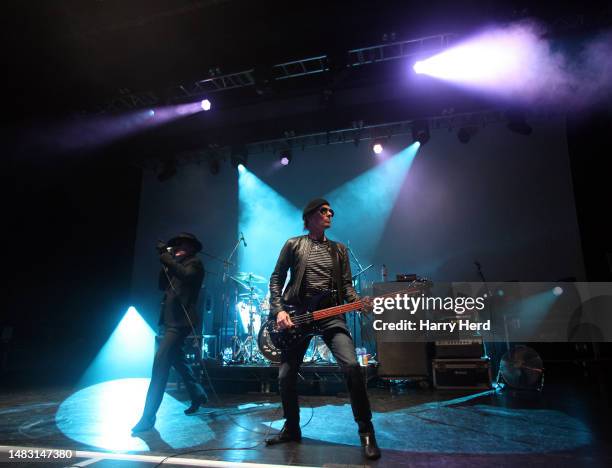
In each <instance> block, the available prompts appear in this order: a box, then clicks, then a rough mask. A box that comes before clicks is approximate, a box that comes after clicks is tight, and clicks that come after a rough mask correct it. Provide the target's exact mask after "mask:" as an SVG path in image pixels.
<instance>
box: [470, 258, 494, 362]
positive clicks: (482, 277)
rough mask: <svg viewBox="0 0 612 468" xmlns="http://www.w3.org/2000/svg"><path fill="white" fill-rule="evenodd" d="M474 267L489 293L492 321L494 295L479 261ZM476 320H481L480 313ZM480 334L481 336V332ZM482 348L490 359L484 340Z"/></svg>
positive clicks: (492, 330)
mask: <svg viewBox="0 0 612 468" xmlns="http://www.w3.org/2000/svg"><path fill="white" fill-rule="evenodd" d="M474 265H476V269H477V270H478V276H479V277H480V279H481V280H482V282H483V284H484V287H485V289H486V291H487V299H488V300H487V302H488V303H489V318H490V319H491V318H492V315H493V307H494V306H493V295H492V294H491V291H490V289H489V284H488V283H487V280H486V279H485V276H484V273H483V272H482V265H480V262H479V261H478V260H476V261H474ZM476 320H479V316H478V312H476ZM493 333H494V327H491V334H493ZM478 334H480V332H479V333H478ZM491 338H493V335H491ZM482 348H483V351H484V354H485V357H488V356H489V352H488V350H487V344H486V342H485V340H484V339H483V340H482ZM493 357H495V356H493Z"/></svg>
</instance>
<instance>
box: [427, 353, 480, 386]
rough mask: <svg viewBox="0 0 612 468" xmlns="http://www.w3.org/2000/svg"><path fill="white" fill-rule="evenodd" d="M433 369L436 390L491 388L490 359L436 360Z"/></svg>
mask: <svg viewBox="0 0 612 468" xmlns="http://www.w3.org/2000/svg"><path fill="white" fill-rule="evenodd" d="M432 368H433V384H434V387H435V388H438V389H448V390H460V389H488V388H491V363H490V362H489V360H488V359H434V360H433V366H432Z"/></svg>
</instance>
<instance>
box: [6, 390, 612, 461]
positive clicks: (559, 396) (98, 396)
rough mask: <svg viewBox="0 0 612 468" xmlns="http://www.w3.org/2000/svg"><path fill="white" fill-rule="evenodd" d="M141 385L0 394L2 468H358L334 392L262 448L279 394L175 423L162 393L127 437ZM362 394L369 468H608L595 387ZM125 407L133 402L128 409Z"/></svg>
mask: <svg viewBox="0 0 612 468" xmlns="http://www.w3.org/2000/svg"><path fill="white" fill-rule="evenodd" d="M146 384H147V380H146V379H122V380H117V381H112V382H106V383H103V384H98V385H95V386H92V387H89V388H86V389H82V390H80V391H75V390H74V389H67V388H47V389H42V388H39V389H36V390H12V391H4V392H3V393H2V395H1V396H0V407H1V408H2V409H1V410H0V414H1V415H2V424H1V426H0V445H2V448H0V451H1V452H2V457H3V460H5V461H6V460H7V457H8V456H9V453H10V452H9V450H11V449H13V450H14V449H15V448H16V447H31V448H38V449H43V448H44V449H69V450H72V451H73V458H71V459H65V460H59V461H58V460H57V459H56V460H55V461H49V462H47V463H50V465H48V466H96V467H97V466H100V467H104V466H107V467H108V466H114V467H117V466H121V467H123V466H125V467H131V466H133V467H136V466H155V465H157V464H158V463H160V462H161V461H162V460H164V457H171V458H169V459H167V460H165V461H164V465H169V466H172V465H175V466H179V465H182V466H185V465H192V466H232V465H231V463H234V462H235V463H241V464H242V463H244V464H247V463H251V464H258V465H257V466H286V465H290V466H328V467H349V466H364V460H363V458H362V455H361V450H360V447H359V440H358V438H357V434H356V426H354V425H353V423H352V421H351V419H352V418H351V410H350V406H349V405H348V401H347V398H346V395H344V394H340V395H334V396H329V395H326V396H304V397H301V405H302V413H301V425H302V433H303V437H304V439H303V441H302V443H301V444H298V443H290V444H286V445H284V446H283V445H280V446H274V447H266V446H265V445H264V443H263V440H264V438H265V437H266V435H267V434H269V433H274V432H276V430H277V429H278V428H279V427H280V424H281V421H280V419H281V410H280V402H279V398H278V397H277V396H276V395H275V394H265V393H246V392H245V393H243V394H240V395H236V394H222V395H220V400H217V399H216V397H215V396H214V394H213V395H211V401H210V402H209V404H208V405H207V406H206V407H205V408H202V409H201V410H200V412H199V413H198V414H197V415H195V416H185V415H184V414H183V411H182V410H183V409H185V408H186V406H187V405H188V402H186V401H184V398H185V394H184V392H183V391H180V390H176V389H174V390H170V391H169V392H168V393H167V394H166V395H165V397H164V402H163V404H162V407H161V409H160V412H159V413H158V422H157V424H156V429H155V430H153V431H151V432H150V433H147V434H146V435H143V436H142V437H132V436H131V435H130V434H129V429H130V427H131V424H132V423H134V422H135V420H136V419H137V417H138V412H139V411H140V407H139V406H138V405H139V404H142V403H141V402H142V395H140V393H142V392H143V391H146ZM370 395H371V401H372V407H373V411H374V424H375V426H376V429H377V437H378V442H379V445H380V446H381V449H382V450H383V456H382V458H381V459H380V460H378V461H377V462H371V463H369V464H368V465H369V466H381V467H383V466H453V467H455V466H483V467H484V466H501V467H503V466H517V465H521V466H585V465H587V464H588V465H589V466H610V465H611V464H612V451H611V450H610V436H609V435H608V434H609V432H608V431H605V428H606V427H607V426H608V425H609V424H608V422H609V416H610V413H609V410H604V408H609V404H608V402H606V401H605V400H604V397H603V394H602V393H600V392H599V391H598V390H597V389H595V388H594V387H579V386H576V385H572V384H561V383H558V384H550V385H549V386H548V387H547V391H546V393H545V394H538V395H531V394H525V395H522V396H520V395H509V394H507V393H502V394H496V393H495V392H494V391H492V390H491V391H484V392H475V391H471V392H470V391H463V392H457V391H453V392H449V391H436V390H425V389H421V388H419V387H418V386H411V385H408V386H406V387H403V386H400V387H393V388H370ZM132 399H133V401H134V402H140V403H135V404H134V406H136V407H135V408H134V407H130V405H131V402H132ZM132 414H133V415H134V416H130V415H132ZM131 418H136V419H134V420H133V421H131V420H130V419H131ZM270 425H271V426H270ZM606 432H608V434H606ZM173 458H176V459H177V460H176V461H173ZM12 461H13V462H14V463H15V465H12V466H20V465H23V466H26V465H29V464H30V463H32V461H30V462H28V463H26V462H24V460H22V461H19V460H15V459H14V460H12ZM246 466H248V465H246Z"/></svg>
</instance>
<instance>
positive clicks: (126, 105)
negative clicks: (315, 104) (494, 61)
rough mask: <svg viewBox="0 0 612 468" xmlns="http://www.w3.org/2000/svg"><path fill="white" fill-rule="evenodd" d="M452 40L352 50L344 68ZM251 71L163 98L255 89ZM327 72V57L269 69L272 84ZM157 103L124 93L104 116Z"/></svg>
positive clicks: (174, 90)
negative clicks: (272, 80)
mask: <svg viewBox="0 0 612 468" xmlns="http://www.w3.org/2000/svg"><path fill="white" fill-rule="evenodd" d="M454 39H455V35H453V34H438V35H435V36H426V37H421V38H417V39H410V40H406V41H398V42H390V43H384V44H380V45H374V46H370V47H362V48H359V49H352V50H349V51H347V62H346V67H350V68H354V67H361V66H364V65H368V64H373V63H379V62H385V61H389V60H400V59H405V58H409V57H414V56H420V55H422V54H435V53H437V52H440V51H442V50H444V49H445V48H447V47H448V46H449V44H450V42H451V41H452V40H454ZM254 71H255V69H254V68H250V69H248V70H244V71H240V72H236V73H229V74H223V75H215V76H211V77H209V78H205V79H201V80H197V81H194V82H190V83H183V84H178V85H176V86H173V87H171V88H170V89H168V90H167V92H166V93H165V95H166V97H167V100H168V101H169V102H170V103H176V102H181V101H185V100H187V99H193V100H197V99H198V98H200V97H202V96H204V95H210V94H211V93H216V92H222V91H228V90H231V89H237V88H246V87H249V86H255V77H254ZM327 71H329V57H328V56H327V55H317V56H315V57H309V58H304V59H299V60H293V61H290V62H284V63H279V64H276V65H272V67H271V72H272V79H274V80H275V81H281V80H287V79H292V78H299V77H302V76H307V75H314V74H318V73H323V72H327ZM160 102H162V99H161V98H160V97H159V96H158V95H157V94H156V93H155V92H153V91H147V92H143V93H132V92H129V91H127V90H124V91H123V92H122V93H120V95H119V96H117V97H115V98H113V99H112V100H111V101H110V103H109V104H108V105H107V106H106V107H105V108H104V110H103V112H106V111H119V110H131V109H137V108H140V107H145V106H150V105H152V104H157V103H160Z"/></svg>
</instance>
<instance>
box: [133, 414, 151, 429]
mask: <svg viewBox="0 0 612 468" xmlns="http://www.w3.org/2000/svg"><path fill="white" fill-rule="evenodd" d="M154 426H155V416H144V415H143V416H142V418H140V421H138V422H137V423H136V425H135V426H134V427H133V428H132V434H138V433H139V432H145V431H149V430H151V429H153V427H154Z"/></svg>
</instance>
